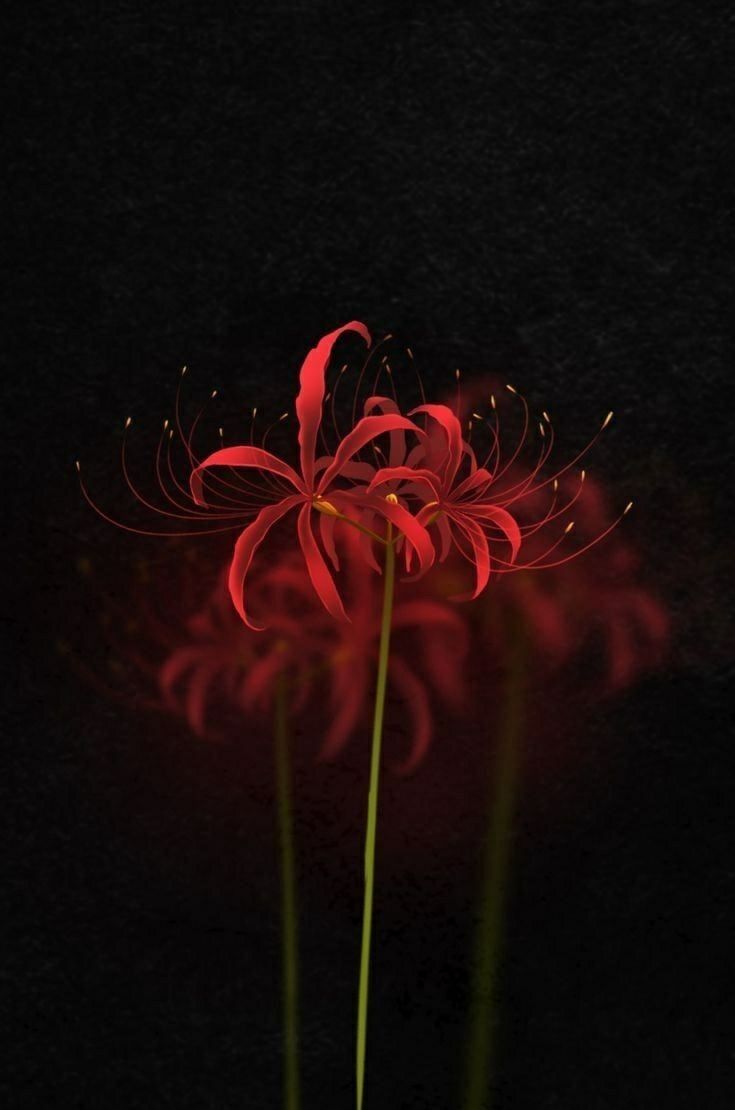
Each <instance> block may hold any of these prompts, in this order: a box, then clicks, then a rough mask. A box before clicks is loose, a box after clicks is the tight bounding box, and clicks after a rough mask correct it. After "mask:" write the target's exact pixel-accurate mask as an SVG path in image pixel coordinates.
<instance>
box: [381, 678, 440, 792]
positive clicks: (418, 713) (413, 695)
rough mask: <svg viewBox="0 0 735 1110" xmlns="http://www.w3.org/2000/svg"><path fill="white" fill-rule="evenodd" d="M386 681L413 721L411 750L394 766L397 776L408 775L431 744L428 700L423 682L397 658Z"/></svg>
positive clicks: (430, 720)
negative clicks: (401, 699)
mask: <svg viewBox="0 0 735 1110" xmlns="http://www.w3.org/2000/svg"><path fill="white" fill-rule="evenodd" d="M388 680H389V682H390V683H391V684H392V685H393V687H394V688H395V689H396V690H397V691H398V693H399V694H400V695H401V697H402V698H403V700H404V701H405V703H406V705H407V706H408V707H409V709H410V712H411V717H412V719H413V737H412V743H411V750H410V751H409V753H408V756H407V758H406V759H405V760H403V761H402V762H401V763H399V764H397V765H396V771H397V772H398V773H399V774H401V775H408V774H410V773H411V771H414V770H415V769H416V767H418V765H419V763H420V762H421V760H422V759H423V758H424V756H425V755H426V752H427V750H428V747H429V744H430V743H431V735H432V731H433V730H432V719H431V709H430V707H429V698H428V695H427V693H426V687H425V686H424V684H423V682H422V681H421V680H420V679H419V678H417V677H416V675H415V674H414V673H413V671H412V670H411V669H410V667H408V666H407V664H406V663H404V662H403V660H402V659H399V658H398V657H397V656H396V657H394V658H393V659H391V662H390V671H389V673H388Z"/></svg>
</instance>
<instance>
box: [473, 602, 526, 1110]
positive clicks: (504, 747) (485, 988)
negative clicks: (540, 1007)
mask: <svg viewBox="0 0 735 1110" xmlns="http://www.w3.org/2000/svg"><path fill="white" fill-rule="evenodd" d="M525 656H526V649H525V637H524V634H523V629H522V628H521V626H520V622H518V623H516V624H515V626H514V627H513V628H512V629H511V630H510V644H509V657H508V671H507V675H506V682H505V691H504V700H503V707H502V710H501V716H500V721H499V729H498V744H497V750H496V755H495V760H494V768H493V776H492V782H491V792H490V820H489V823H488V830H487V840H486V843H485V851H484V858H483V871H482V886H481V891H480V918H479V921H478V926H477V934H476V938H475V959H474V979H473V986H472V1001H471V1026H470V1036H469V1043H468V1052H467V1071H466V1088H465V1090H466V1099H465V1110H489V1108H490V1103H491V1098H492V1095H491V1092H490V1090H489V1087H490V1082H491V1080H492V1073H493V1065H494V1056H495V1033H496V1028H497V1021H498V1014H497V980H498V969H499V967H500V961H501V956H502V947H503V920H504V917H505V908H506V899H507V880H508V870H509V863H510V847H511V834H512V827H513V816H514V812H515V803H516V792H517V785H518V770H519V761H520V751H519V742H520V738H521V734H522V731H523V718H524V713H523V706H524V693H525V678H526V665H525Z"/></svg>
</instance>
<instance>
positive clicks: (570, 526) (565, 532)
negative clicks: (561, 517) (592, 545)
mask: <svg viewBox="0 0 735 1110" xmlns="http://www.w3.org/2000/svg"><path fill="white" fill-rule="evenodd" d="M573 527H574V521H573V520H570V521H569V523H568V524H567V526H566V528H565V529H564V535H565V536H566V534H567V532H571V530H572V528H573Z"/></svg>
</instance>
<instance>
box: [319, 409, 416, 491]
mask: <svg viewBox="0 0 735 1110" xmlns="http://www.w3.org/2000/svg"><path fill="white" fill-rule="evenodd" d="M401 428H403V429H404V430H405V431H409V432H415V433H416V435H418V436H422V435H423V434H424V433H423V432H422V431H421V429H420V428H417V427H416V425H415V424H414V423H413V421H412V420H409V419H408V418H407V417H405V416H363V418H362V420H358V422H357V424H355V427H354V428H353V429H352V431H351V432H348V433H347V435H346V436H345V437H344V439H343V440H342V442H341V443H340V445H339V447H338V448H337V450H336V451H335V454H334V458H333V459H332V461H331V463H330V464H329V466H328V467H327V469H326V470H325V471H324V473H323V474H322V476H321V478H320V480H319V492H320V493H323V492H325V491H326V489H327V487H328V486H329V483H330V482H331V481H333V479H334V478H336V477H337V475H338V474H341V473H342V471H343V469H344V467H345V465H346V464H347V463H348V462H350V461H351V459H352V456H353V455H356V454H357V452H358V451H361V450H362V448H363V447H365V446H367V444H368V443H370V441H371V440H373V439H375V438H376V437H377V436H379V435H382V434H383V433H384V432H394V431H397V430H398V429H401Z"/></svg>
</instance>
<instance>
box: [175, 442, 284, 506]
mask: <svg viewBox="0 0 735 1110" xmlns="http://www.w3.org/2000/svg"><path fill="white" fill-rule="evenodd" d="M210 466H234V467H238V466H242V467H248V468H250V469H252V470H267V471H270V473H271V474H278V476H279V477H280V478H285V479H286V480H287V481H289V482H290V483H291V485H292V486H294V487H295V488H296V489H297V490H303V488H304V484H303V482H302V481H301V479H300V478H299V476H298V474H297V473H296V471H295V470H294V469H293V467H291V466H289V465H288V463H285V462H283V460H282V459H279V458H278V457H277V456H276V455H272V454H271V453H270V451H264V450H263V449H262V448H261V447H223V448H222V449H221V450H219V451H214V452H213V453H212V454H211V455H209V456H208V457H207V458H206V459H204V461H203V462H200V463H199V465H198V466H197V467H196V468H195V469H194V470H193V471H192V472H191V477H190V478H189V486H190V488H191V495H192V497H193V498H194V500H195V501H196V503H197V505H206V504H207V502H206V500H205V498H204V497H203V488H204V486H203V482H202V471H203V470H207V469H208V468H209V467H210Z"/></svg>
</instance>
